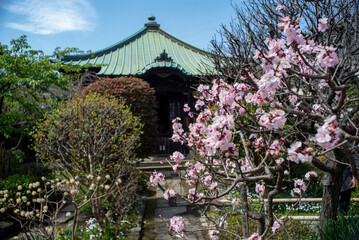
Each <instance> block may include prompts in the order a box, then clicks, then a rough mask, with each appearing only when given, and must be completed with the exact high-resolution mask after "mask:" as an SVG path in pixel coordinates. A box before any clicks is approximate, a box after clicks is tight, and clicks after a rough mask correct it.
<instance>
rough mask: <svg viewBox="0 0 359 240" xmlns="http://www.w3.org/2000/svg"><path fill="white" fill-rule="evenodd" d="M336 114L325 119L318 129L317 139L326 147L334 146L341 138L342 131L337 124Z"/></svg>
mask: <svg viewBox="0 0 359 240" xmlns="http://www.w3.org/2000/svg"><path fill="white" fill-rule="evenodd" d="M335 119H336V116H335V115H333V116H331V117H330V118H327V119H326V120H325V121H324V124H323V126H321V127H320V128H319V129H318V132H317V134H316V135H315V139H316V141H317V143H318V144H319V145H320V146H321V147H323V148H326V149H329V148H332V147H334V146H335V144H337V142H338V141H339V140H340V131H339V130H338V128H337V126H336V125H335Z"/></svg>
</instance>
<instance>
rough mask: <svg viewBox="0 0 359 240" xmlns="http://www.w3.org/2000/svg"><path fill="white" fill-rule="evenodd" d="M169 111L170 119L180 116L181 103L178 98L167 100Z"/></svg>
mask: <svg viewBox="0 0 359 240" xmlns="http://www.w3.org/2000/svg"><path fill="white" fill-rule="evenodd" d="M169 106H170V109H169V110H170V111H169V120H170V121H172V120H173V119H175V118H176V117H180V116H181V103H180V101H179V100H177V99H176V100H171V101H170V102H169Z"/></svg>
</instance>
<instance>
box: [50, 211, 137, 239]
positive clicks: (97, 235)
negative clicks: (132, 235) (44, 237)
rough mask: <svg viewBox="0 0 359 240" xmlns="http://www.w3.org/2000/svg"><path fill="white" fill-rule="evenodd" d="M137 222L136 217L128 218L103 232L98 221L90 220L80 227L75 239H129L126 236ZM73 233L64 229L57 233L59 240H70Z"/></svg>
mask: <svg viewBox="0 0 359 240" xmlns="http://www.w3.org/2000/svg"><path fill="white" fill-rule="evenodd" d="M135 220H136V216H132V215H131V216H127V217H126V219H124V220H121V221H120V222H117V223H110V224H108V225H106V226H105V228H104V229H103V231H101V227H100V226H99V224H98V223H97V222H96V219H94V218H90V219H89V220H87V221H86V224H84V225H83V226H80V227H79V230H78V231H77V233H76V235H75V238H74V239H75V240H81V239H100V240H112V239H128V238H127V237H126V236H127V234H128V232H129V230H130V229H131V228H132V227H134V223H133V222H134V221H135ZM71 233H72V229H71V228H66V229H62V230H61V231H59V232H58V233H57V239H63V240H69V239H71Z"/></svg>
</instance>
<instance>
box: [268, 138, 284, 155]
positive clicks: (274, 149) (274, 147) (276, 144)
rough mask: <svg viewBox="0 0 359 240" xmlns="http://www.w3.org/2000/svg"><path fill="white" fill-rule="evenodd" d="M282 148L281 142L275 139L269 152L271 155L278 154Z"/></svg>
mask: <svg viewBox="0 0 359 240" xmlns="http://www.w3.org/2000/svg"><path fill="white" fill-rule="evenodd" d="M281 149H282V146H281V143H280V142H279V141H278V140H275V141H273V143H272V145H271V146H270V147H269V149H268V152H269V154H271V155H274V156H278V155H279V153H280V150H281Z"/></svg>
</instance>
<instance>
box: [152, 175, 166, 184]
mask: <svg viewBox="0 0 359 240" xmlns="http://www.w3.org/2000/svg"><path fill="white" fill-rule="evenodd" d="M164 180H165V175H164V174H163V173H158V172H153V173H152V175H151V176H150V182H151V185H152V186H157V185H158V183H159V182H163V181H164Z"/></svg>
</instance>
